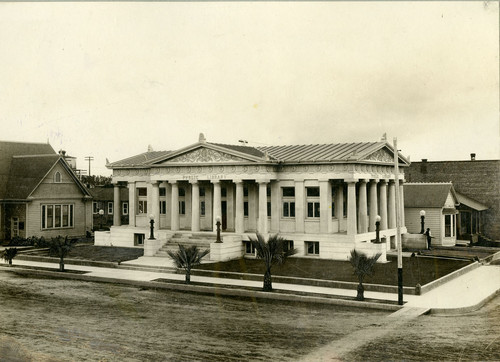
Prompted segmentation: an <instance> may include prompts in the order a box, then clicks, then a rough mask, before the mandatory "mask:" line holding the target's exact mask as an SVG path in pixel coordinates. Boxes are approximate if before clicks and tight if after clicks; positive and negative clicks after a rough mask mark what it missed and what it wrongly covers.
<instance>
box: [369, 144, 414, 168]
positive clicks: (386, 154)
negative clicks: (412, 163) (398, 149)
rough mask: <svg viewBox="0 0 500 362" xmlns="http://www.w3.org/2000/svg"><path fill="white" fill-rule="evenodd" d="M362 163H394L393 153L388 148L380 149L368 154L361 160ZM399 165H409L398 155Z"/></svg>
mask: <svg viewBox="0 0 500 362" xmlns="http://www.w3.org/2000/svg"><path fill="white" fill-rule="evenodd" d="M362 160H363V161H374V162H381V163H394V153H393V151H392V150H391V149H389V148H388V147H383V148H380V149H378V150H376V151H374V152H371V153H369V154H368V155H366V156H365V157H363V158H362ZM399 163H402V164H405V165H409V162H408V161H407V160H406V159H405V158H404V157H403V156H402V155H401V154H399Z"/></svg>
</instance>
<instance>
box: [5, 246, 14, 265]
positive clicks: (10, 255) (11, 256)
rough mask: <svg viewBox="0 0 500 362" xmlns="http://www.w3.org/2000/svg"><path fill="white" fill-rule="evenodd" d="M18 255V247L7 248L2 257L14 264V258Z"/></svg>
mask: <svg viewBox="0 0 500 362" xmlns="http://www.w3.org/2000/svg"><path fill="white" fill-rule="evenodd" d="M16 255H17V248H7V249H5V250H4V251H3V252H2V258H3V259H4V260H5V261H6V262H8V263H9V265H12V259H14V257H15V256H16Z"/></svg>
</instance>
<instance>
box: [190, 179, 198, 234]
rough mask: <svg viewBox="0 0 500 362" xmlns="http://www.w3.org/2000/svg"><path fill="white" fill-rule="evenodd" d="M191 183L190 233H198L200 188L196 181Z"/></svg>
mask: <svg viewBox="0 0 500 362" xmlns="http://www.w3.org/2000/svg"><path fill="white" fill-rule="evenodd" d="M189 182H190V183H191V231H200V187H199V185H198V181H197V180H192V181H189Z"/></svg>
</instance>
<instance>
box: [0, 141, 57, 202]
mask: <svg viewBox="0 0 500 362" xmlns="http://www.w3.org/2000/svg"><path fill="white" fill-rule="evenodd" d="M27 155H37V156H40V155H51V156H54V155H55V156H56V157H58V156H57V154H56V152H55V151H54V149H53V148H52V146H51V145H50V144H48V143H29V142H9V141H0V199H4V198H5V194H6V192H7V184H8V182H9V177H10V171H11V166H12V162H13V157H14V156H27Z"/></svg>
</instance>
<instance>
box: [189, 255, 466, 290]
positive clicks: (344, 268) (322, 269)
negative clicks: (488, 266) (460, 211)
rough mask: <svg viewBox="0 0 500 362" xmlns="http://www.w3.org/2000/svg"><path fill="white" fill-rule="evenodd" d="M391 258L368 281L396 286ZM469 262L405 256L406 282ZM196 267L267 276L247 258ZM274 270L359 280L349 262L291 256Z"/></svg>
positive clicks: (275, 272)
mask: <svg viewBox="0 0 500 362" xmlns="http://www.w3.org/2000/svg"><path fill="white" fill-rule="evenodd" d="M388 260H389V263H384V264H382V263H378V264H376V265H375V272H374V275H373V276H368V277H366V278H365V283H371V284H383V285H397V283H398V280H397V260H396V258H391V257H388ZM470 263H471V262H470V261H465V260H451V259H437V258H421V257H412V258H403V284H404V286H408V287H414V286H416V285H417V284H420V285H425V284H427V283H429V282H431V281H433V280H435V279H438V278H440V277H442V276H444V275H446V274H449V273H451V272H453V271H455V270H458V269H460V268H462V267H464V266H466V265H468V264H470ZM196 269H204V270H215V271H228V272H239V273H250V274H262V275H264V263H263V262H262V260H256V259H245V258H241V259H238V260H231V261H227V262H220V263H213V264H202V265H200V266H197V267H196ZM271 273H272V275H273V276H291V277H299V278H312V279H324V280H336V281H345V282H357V281H358V280H357V277H356V276H355V275H354V273H353V268H352V266H351V264H350V263H349V262H348V261H337V260H324V259H309V258H289V259H288V260H287V261H286V262H285V264H283V265H275V266H273V268H272V270H271Z"/></svg>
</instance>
